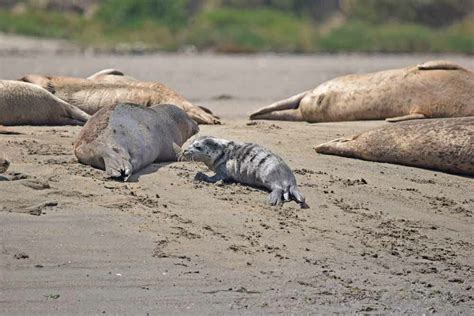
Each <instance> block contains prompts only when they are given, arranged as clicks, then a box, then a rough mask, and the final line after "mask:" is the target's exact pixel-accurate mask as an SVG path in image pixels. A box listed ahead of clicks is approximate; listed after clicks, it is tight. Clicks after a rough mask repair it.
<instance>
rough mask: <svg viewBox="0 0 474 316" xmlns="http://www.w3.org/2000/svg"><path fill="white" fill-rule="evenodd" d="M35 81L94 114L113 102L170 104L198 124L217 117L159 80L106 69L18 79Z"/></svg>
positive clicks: (209, 122)
mask: <svg viewBox="0 0 474 316" xmlns="http://www.w3.org/2000/svg"><path fill="white" fill-rule="evenodd" d="M20 80H21V81H24V82H29V83H33V84H36V85H38V86H40V87H42V88H44V89H46V90H48V91H49V92H51V93H53V94H54V95H56V96H57V97H59V98H60V99H62V100H64V101H66V102H68V103H70V104H72V105H74V106H77V107H79V108H81V109H82V110H83V111H85V112H87V113H89V114H94V113H96V112H97V111H98V110H99V109H101V108H102V107H106V106H111V105H114V104H117V103H133V104H139V105H143V106H148V107H150V106H153V105H159V104H174V105H176V106H178V107H180V108H182V109H183V110H184V111H186V113H187V114H188V115H189V116H190V117H191V118H192V119H193V120H195V121H196V122H198V123H199V124H220V120H219V119H218V118H217V117H216V116H214V115H213V114H212V113H208V111H206V110H205V109H202V108H200V107H198V106H196V105H194V104H192V103H191V102H189V101H187V100H186V99H185V98H183V97H182V96H181V95H179V94H178V93H176V92H175V91H173V90H172V89H170V88H169V87H167V86H165V85H164V84H162V83H159V82H144V81H139V80H136V79H134V78H131V77H125V76H123V74H122V73H121V72H119V71H117V70H113V69H106V70H103V71H100V72H98V73H96V74H94V75H92V76H90V77H88V78H75V77H52V76H44V75H35V74H31V75H27V76H25V77H23V78H21V79H20Z"/></svg>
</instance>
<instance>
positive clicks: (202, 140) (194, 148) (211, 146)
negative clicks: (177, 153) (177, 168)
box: [182, 136, 230, 169]
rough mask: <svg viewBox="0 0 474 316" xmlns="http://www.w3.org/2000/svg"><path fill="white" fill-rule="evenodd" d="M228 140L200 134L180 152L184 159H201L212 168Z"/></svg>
mask: <svg viewBox="0 0 474 316" xmlns="http://www.w3.org/2000/svg"><path fill="white" fill-rule="evenodd" d="M229 143H230V141H228V140H225V139H219V138H216V137H213V136H200V137H198V138H196V139H195V140H193V142H192V143H191V144H190V145H189V146H188V147H187V148H186V149H185V150H184V151H183V152H182V157H184V159H185V160H191V161H201V162H203V163H205V164H206V166H208V167H209V168H211V169H212V166H213V165H214V162H215V161H217V160H218V159H219V157H220V156H221V155H222V154H223V152H224V149H225V148H226V147H227V145H228V144H229Z"/></svg>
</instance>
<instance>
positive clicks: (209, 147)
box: [181, 136, 307, 207]
mask: <svg viewBox="0 0 474 316" xmlns="http://www.w3.org/2000/svg"><path fill="white" fill-rule="evenodd" d="M181 157H182V158H184V160H192V161H201V162H203V163H204V164H205V165H206V166H208V167H209V168H210V169H211V170H213V171H214V172H215V175H213V176H212V177H209V176H207V175H205V174H203V173H201V172H199V173H198V174H197V175H196V179H197V180H199V181H205V182H210V183H215V182H217V181H219V180H222V181H226V182H239V183H243V184H248V185H251V186H255V187H263V188H266V189H267V190H269V191H271V193H270V195H269V196H268V198H267V202H268V203H269V204H270V205H279V204H282V203H283V201H290V200H295V201H296V202H297V203H299V204H300V205H301V206H302V207H306V206H307V205H306V203H305V198H304V196H303V194H302V193H301V192H300V191H299V190H298V187H297V185H296V179H295V176H294V174H293V172H292V171H291V169H290V168H289V167H288V165H287V164H286V163H285V162H284V161H283V159H281V158H280V157H279V156H277V155H275V154H273V153H272V152H271V151H269V150H268V149H266V148H263V147H261V146H259V145H257V144H253V143H240V142H233V141H229V140H225V139H219V138H215V137H211V136H202V137H198V138H196V139H195V140H194V141H193V142H192V143H191V144H190V145H189V146H188V147H187V148H186V149H185V150H183V151H182V152H181Z"/></svg>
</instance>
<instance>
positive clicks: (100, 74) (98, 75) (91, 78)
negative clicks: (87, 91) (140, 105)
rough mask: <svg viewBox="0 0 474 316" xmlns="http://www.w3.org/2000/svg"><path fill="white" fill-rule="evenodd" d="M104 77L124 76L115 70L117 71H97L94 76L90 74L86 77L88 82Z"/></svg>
mask: <svg viewBox="0 0 474 316" xmlns="http://www.w3.org/2000/svg"><path fill="white" fill-rule="evenodd" d="M105 75H109V76H125V74H124V73H123V72H121V71H120V70H117V69H112V68H110V69H103V70H101V71H98V72H96V73H95V74H92V75H90V76H89V77H87V79H88V80H94V79H96V78H97V77H100V76H105Z"/></svg>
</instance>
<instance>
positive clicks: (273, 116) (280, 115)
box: [250, 109, 304, 121]
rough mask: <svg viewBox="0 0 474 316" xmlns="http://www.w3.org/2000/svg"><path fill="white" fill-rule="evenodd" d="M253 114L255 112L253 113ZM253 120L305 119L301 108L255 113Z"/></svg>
mask: <svg viewBox="0 0 474 316" xmlns="http://www.w3.org/2000/svg"><path fill="white" fill-rule="evenodd" d="M252 115H253V114H252ZM250 119H251V120H278V121H304V120H303V116H302V115H301V112H300V110H299V109H294V110H283V111H275V112H270V113H263V114H258V115H253V116H252V117H251V118H250Z"/></svg>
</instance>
